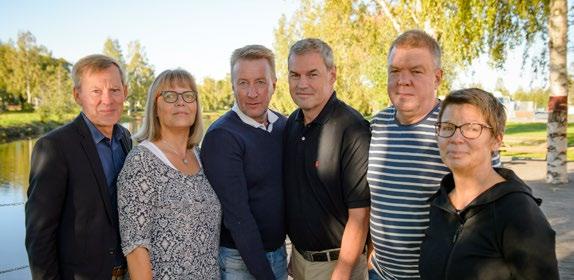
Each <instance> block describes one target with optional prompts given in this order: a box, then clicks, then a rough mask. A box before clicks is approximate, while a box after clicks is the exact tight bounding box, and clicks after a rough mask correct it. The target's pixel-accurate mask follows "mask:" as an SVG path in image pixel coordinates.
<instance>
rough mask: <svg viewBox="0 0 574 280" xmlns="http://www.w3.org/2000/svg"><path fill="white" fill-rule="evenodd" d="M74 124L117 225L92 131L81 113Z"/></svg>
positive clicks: (102, 195)
mask: <svg viewBox="0 0 574 280" xmlns="http://www.w3.org/2000/svg"><path fill="white" fill-rule="evenodd" d="M74 124H75V125H76V127H77V128H78V133H79V134H80V135H81V136H82V137H81V141H80V143H81V144H82V147H83V148H84V152H85V153H86V155H87V156H88V162H89V164H90V166H91V168H92V172H94V175H95V177H96V181H97V184H98V188H99V189H100V198H101V199H102V201H103V202H104V205H105V207H106V213H107V215H108V219H110V222H111V223H112V225H114V226H115V224H116V219H114V218H113V216H114V214H113V213H114V211H113V210H112V205H111V202H110V196H109V195H108V187H107V182H106V175H105V174H104V168H103V167H102V163H101V161H100V156H99V155H98V151H97V149H96V145H95V144H94V140H93V139H92V134H91V133H90V130H89V129H88V127H87V126H86V123H85V121H84V119H83V117H82V116H81V115H80V116H78V117H77V118H76V119H75V120H74Z"/></svg>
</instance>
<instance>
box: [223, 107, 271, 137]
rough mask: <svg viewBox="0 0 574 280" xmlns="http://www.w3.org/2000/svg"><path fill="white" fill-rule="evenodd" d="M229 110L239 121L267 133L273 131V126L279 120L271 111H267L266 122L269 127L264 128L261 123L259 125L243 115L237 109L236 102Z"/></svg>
mask: <svg viewBox="0 0 574 280" xmlns="http://www.w3.org/2000/svg"><path fill="white" fill-rule="evenodd" d="M231 110H232V111H233V112H235V113H236V114H237V116H239V119H241V121H242V122H244V123H245V124H247V125H250V126H252V127H255V128H260V129H263V130H265V131H267V132H271V131H272V130H273V124H274V123H275V122H276V121H277V120H278V119H279V117H278V116H277V115H276V114H275V113H273V111H271V110H269V109H267V121H268V122H269V125H268V126H267V127H265V125H263V124H262V123H259V122H258V121H256V120H254V119H253V118H251V117H249V116H248V115H246V114H245V113H243V112H242V111H241V110H240V109H239V106H238V105H237V102H235V103H234V104H233V107H232V108H231Z"/></svg>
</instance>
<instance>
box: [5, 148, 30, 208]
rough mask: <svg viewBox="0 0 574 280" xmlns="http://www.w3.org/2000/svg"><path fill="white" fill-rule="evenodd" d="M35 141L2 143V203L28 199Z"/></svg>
mask: <svg viewBox="0 0 574 280" xmlns="http://www.w3.org/2000/svg"><path fill="white" fill-rule="evenodd" d="M34 143H36V140H21V141H15V142H10V143H6V144H0V205H4V204H9V203H22V202H24V201H26V190H27V186H28V172H29V171H30V156H31V154H32V148H33V147H34Z"/></svg>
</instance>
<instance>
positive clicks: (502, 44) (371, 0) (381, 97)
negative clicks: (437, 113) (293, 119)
mask: <svg viewBox="0 0 574 280" xmlns="http://www.w3.org/2000/svg"><path fill="white" fill-rule="evenodd" d="M557 3H559V4H560V5H561V6H560V7H561V8H560V9H557V8H553V11H554V12H552V13H551V12H550V7H551V6H552V7H554V6H556V5H557ZM565 3H566V0H528V1H527V0H507V1H477V0H471V1H468V0H432V1H431V0H355V1H344V0H324V1H319V0H301V4H300V7H299V9H298V10H297V11H296V12H295V13H294V14H293V16H292V18H291V19H290V20H288V21H284V20H283V19H282V20H280V22H279V27H278V28H277V29H276V31H275V50H276V52H277V54H278V55H277V57H287V51H286V49H287V47H285V46H286V45H290V44H292V43H293V42H294V41H296V40H297V39H300V38H303V37H319V38H321V39H323V40H325V41H326V42H327V43H329V44H330V45H331V46H332V47H333V49H334V52H335V61H336V63H337V64H338V78H337V84H336V88H337V89H338V94H339V96H340V97H342V99H344V100H346V101H347V102H349V103H350V105H351V106H353V107H355V108H357V109H359V111H360V112H361V113H363V114H369V112H372V111H376V110H377V109H375V106H377V105H380V104H383V103H387V101H388V99H387V97H386V94H385V92H386V70H385V69H386V68H387V65H386V64H387V61H386V55H387V52H388V50H387V48H388V46H390V44H391V41H392V40H393V39H394V38H395V37H396V36H397V35H398V34H399V33H401V32H404V31H406V30H408V29H415V28H416V29H422V30H425V31H426V32H428V33H430V34H431V35H433V36H434V37H435V38H436V39H437V41H438V42H439V44H440V45H441V48H442V51H443V60H442V66H443V69H444V71H445V75H444V82H443V84H442V86H441V88H439V95H440V94H441V92H442V93H446V92H448V91H449V90H450V84H451V83H450V81H451V79H452V77H453V74H454V73H456V72H458V71H461V70H465V69H466V68H467V67H468V66H470V64H471V63H472V62H473V61H474V60H475V59H477V58H478V57H479V56H480V55H482V54H487V55H488V56H489V58H490V61H491V63H492V64H493V65H494V66H495V67H499V68H500V67H502V66H503V64H504V61H505V58H506V54H507V52H508V51H509V50H511V49H514V48H516V47H517V46H524V52H523V58H524V61H528V60H530V61H532V62H533V65H534V66H535V68H534V70H535V71H543V70H544V69H541V68H542V67H540V66H544V65H545V62H546V61H547V59H548V58H547V55H548V54H547V52H543V53H541V54H539V55H536V54H535V55H534V56H533V55H532V54H530V52H529V50H530V47H531V46H532V45H533V44H534V42H537V41H540V40H542V41H546V38H547V36H549V35H551V34H552V33H553V32H554V31H552V30H550V29H549V28H548V23H549V16H550V15H553V16H554V15H557V14H560V15H562V18H563V20H561V22H563V23H564V24H563V25H561V27H560V29H559V31H558V32H559V33H560V34H567V27H568V26H567V23H566V13H567V12H566V8H565V7H566V4H565ZM552 25H553V24H550V27H552ZM551 36H552V35H551ZM564 36H565V35H564ZM564 38H566V37H564ZM561 42H564V46H565V45H566V43H565V42H566V40H565V39H564V40H563V41H561ZM555 50H556V42H554V43H551V44H549V52H550V53H552V52H554V51H555ZM565 51H566V48H564V49H563V51H562V53H565ZM550 60H556V59H552V58H551V59H550ZM553 63H554V62H551V64H552V65H555V64H553ZM556 65H558V64H556ZM282 67H283V66H282ZM555 68H556V69H555V70H556V71H562V72H561V73H564V74H561V76H560V77H566V76H565V73H566V72H565V69H566V65H565V64H564V65H562V64H559V65H558V66H557V67H555ZM558 69H561V70H558ZM555 70H552V67H551V72H552V71H555ZM279 71H280V73H282V74H283V75H285V76H284V77H286V74H285V73H286V72H285V70H284V69H283V68H280V69H279ZM551 75H552V74H551ZM552 77H553V76H552ZM564 79H565V78H564ZM564 79H562V78H561V79H559V80H560V81H559V80H557V79H553V78H551V80H550V83H551V84H554V85H552V86H551V87H556V89H557V90H556V92H560V93H553V95H554V94H560V96H566V95H565V92H566V91H564V90H563V89H560V90H558V88H564V87H565V86H564V85H566V83H565V82H564ZM560 98H562V99H563V97H560ZM560 98H553V100H562V99H560ZM366 101H369V102H370V104H365V102H366ZM549 104H550V105H552V104H564V102H562V101H561V102H557V103H556V102H554V103H553V102H549ZM385 105H386V104H385ZM560 106H562V105H560ZM562 107H563V106H562ZM562 107H560V108H562ZM552 108H553V109H556V108H555V107H552ZM559 111H560V110H559ZM560 112H565V111H564V110H561V111H560ZM562 114H564V113H559V114H550V115H551V116H553V117H552V118H553V119H552V120H553V121H554V123H556V124H560V125H559V127H566V121H567V119H566V118H562V117H560V116H562ZM554 116H556V117H554ZM549 127H550V126H549ZM550 131H552V133H549V138H555V139H558V138H560V137H562V133H561V132H560V133H558V131H557V130H555V129H554V128H551V130H549V132H550ZM564 135H565V134H564ZM555 136H557V137H558V138H556V137H555ZM560 139H562V138H560ZM549 141H550V140H549ZM552 141H554V140H552ZM561 143H562V142H561ZM552 147H558V146H556V145H552ZM560 147H565V146H563V145H562V144H561V145H560ZM555 151H557V153H558V154H559V156H558V157H557V158H559V159H560V161H561V160H562V158H564V159H565V158H566V155H565V149H564V150H562V148H559V149H558V148H557V149H554V148H553V149H552V150H550V148H549V154H550V153H554V152H555ZM550 160H554V156H549V162H550ZM555 163H556V164H554V163H553V164H552V165H553V166H562V164H561V163H560V164H559V163H558V162H555ZM561 168H562V169H560V171H559V172H557V173H556V174H558V173H560V174H561V175H560V176H554V175H552V177H560V178H563V177H564V176H565V173H563V171H564V172H565V171H566V169H565V165H564V166H563V167H561ZM556 182H557V181H556Z"/></svg>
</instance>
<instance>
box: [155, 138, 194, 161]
mask: <svg viewBox="0 0 574 280" xmlns="http://www.w3.org/2000/svg"><path fill="white" fill-rule="evenodd" d="M161 142H163V143H164V144H165V146H166V147H168V148H169V149H170V150H171V151H172V152H173V153H175V154H176V155H177V156H179V157H181V161H182V162H183V164H185V165H187V164H188V163H189V161H188V160H187V158H185V157H186V156H187V152H186V153H185V154H183V157H182V156H181V155H180V154H179V153H178V152H177V150H176V149H175V148H174V147H173V146H172V145H170V144H169V143H168V142H167V141H165V140H163V139H162V140H161Z"/></svg>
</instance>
